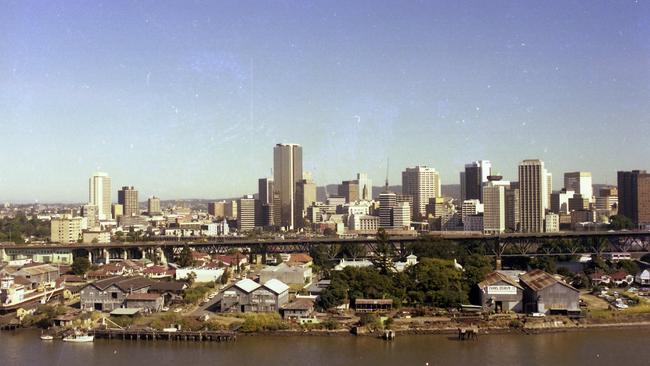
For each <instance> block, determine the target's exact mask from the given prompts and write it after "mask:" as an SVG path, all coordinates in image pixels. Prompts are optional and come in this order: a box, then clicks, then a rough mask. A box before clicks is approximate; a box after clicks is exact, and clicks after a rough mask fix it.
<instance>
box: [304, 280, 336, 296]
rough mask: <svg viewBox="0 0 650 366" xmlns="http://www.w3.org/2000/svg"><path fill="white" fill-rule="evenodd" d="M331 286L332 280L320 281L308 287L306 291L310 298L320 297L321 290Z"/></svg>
mask: <svg viewBox="0 0 650 366" xmlns="http://www.w3.org/2000/svg"><path fill="white" fill-rule="evenodd" d="M331 284H332V280H320V281H318V282H316V283H314V284H312V285H311V286H309V288H308V289H307V291H308V292H309V295H311V296H320V294H321V292H323V290H325V289H326V288H328V287H330V285H331Z"/></svg>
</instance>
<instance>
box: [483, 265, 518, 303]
mask: <svg viewBox="0 0 650 366" xmlns="http://www.w3.org/2000/svg"><path fill="white" fill-rule="evenodd" d="M477 286H478V289H479V291H478V293H479V298H480V305H481V306H482V307H483V310H484V311H494V312H497V313H500V312H506V311H513V312H516V313H519V312H522V311H523V298H524V288H523V287H522V286H521V285H520V284H519V280H518V279H516V278H512V277H511V276H509V275H507V274H504V273H502V272H499V271H495V272H492V273H490V274H488V275H487V276H485V279H484V280H483V281H481V282H479V283H478V285H477Z"/></svg>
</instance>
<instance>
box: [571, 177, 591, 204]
mask: <svg viewBox="0 0 650 366" xmlns="http://www.w3.org/2000/svg"><path fill="white" fill-rule="evenodd" d="M564 189H566V190H567V192H568V191H574V192H575V193H576V194H580V195H582V197H583V198H586V199H589V202H592V201H593V196H594V189H593V186H592V180H591V172H570V173H564Z"/></svg>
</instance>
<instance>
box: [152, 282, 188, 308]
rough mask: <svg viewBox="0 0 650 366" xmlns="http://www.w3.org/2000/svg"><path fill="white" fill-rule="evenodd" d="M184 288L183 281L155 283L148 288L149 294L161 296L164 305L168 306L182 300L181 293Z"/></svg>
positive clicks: (185, 285)
mask: <svg viewBox="0 0 650 366" xmlns="http://www.w3.org/2000/svg"><path fill="white" fill-rule="evenodd" d="M186 288H187V283H185V282H183V281H155V282H153V283H152V284H151V287H149V293H153V294H159V295H161V296H162V297H163V300H164V304H165V305H169V304H171V303H174V302H180V301H181V300H183V292H184V291H185V289H186Z"/></svg>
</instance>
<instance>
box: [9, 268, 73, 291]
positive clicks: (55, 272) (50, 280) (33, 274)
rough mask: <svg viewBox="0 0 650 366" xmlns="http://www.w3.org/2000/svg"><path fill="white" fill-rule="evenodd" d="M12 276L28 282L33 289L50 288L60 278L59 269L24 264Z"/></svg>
mask: <svg viewBox="0 0 650 366" xmlns="http://www.w3.org/2000/svg"><path fill="white" fill-rule="evenodd" d="M12 276H14V277H23V278H25V279H26V280H27V281H29V282H30V287H31V288H33V289H35V288H37V287H39V286H52V285H54V283H55V282H56V281H57V280H58V279H59V277H60V276H61V274H60V272H59V267H57V266H53V265H51V264H39V263H30V264H26V265H24V266H23V267H21V268H20V269H18V270H17V271H15V272H14V273H13V274H12Z"/></svg>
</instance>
